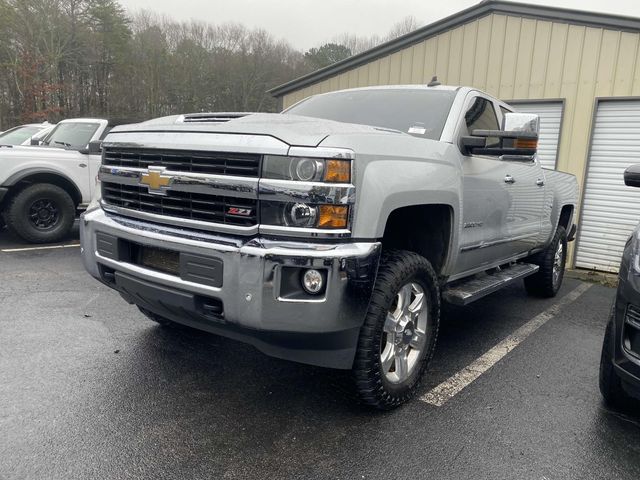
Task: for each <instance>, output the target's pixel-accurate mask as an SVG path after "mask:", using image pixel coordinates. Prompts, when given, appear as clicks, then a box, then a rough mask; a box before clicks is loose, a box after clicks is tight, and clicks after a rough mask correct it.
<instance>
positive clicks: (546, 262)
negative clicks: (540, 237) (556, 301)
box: [524, 227, 567, 297]
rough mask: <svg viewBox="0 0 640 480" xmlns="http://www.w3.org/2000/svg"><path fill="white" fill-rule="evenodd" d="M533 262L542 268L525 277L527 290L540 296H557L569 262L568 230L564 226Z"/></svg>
mask: <svg viewBox="0 0 640 480" xmlns="http://www.w3.org/2000/svg"><path fill="white" fill-rule="evenodd" d="M532 262H533V263H535V264H536V265H539V266H540V270H538V272H537V273H535V274H534V275H531V276H529V277H527V278H525V279H524V286H525V288H526V289H527V292H528V293H529V294H530V295H535V296H538V297H555V296H556V294H557V293H558V290H560V287H561V286H562V280H563V279H564V267H565V265H566V263H567V232H566V231H565V229H564V227H558V229H557V230H556V233H555V235H554V236H553V239H552V240H551V243H550V244H549V246H548V247H547V248H546V249H545V250H544V251H542V252H540V253H539V254H537V255H536V256H535V257H534V258H533V259H532Z"/></svg>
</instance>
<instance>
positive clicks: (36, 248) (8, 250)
mask: <svg viewBox="0 0 640 480" xmlns="http://www.w3.org/2000/svg"><path fill="white" fill-rule="evenodd" d="M79 246H80V244H79V243H72V244H69V245H49V246H46V247H26V248H3V249H0V252H4V253H15V252H30V251H33V250H57V249H60V248H75V247H79Z"/></svg>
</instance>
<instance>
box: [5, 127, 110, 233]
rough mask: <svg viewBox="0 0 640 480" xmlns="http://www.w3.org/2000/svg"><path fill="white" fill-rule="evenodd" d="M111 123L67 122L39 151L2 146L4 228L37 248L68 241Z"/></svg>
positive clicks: (88, 197)
mask: <svg viewBox="0 0 640 480" xmlns="http://www.w3.org/2000/svg"><path fill="white" fill-rule="evenodd" d="M110 128H111V125H110V124H109V121H107V120H104V119H96V118H74V119H69V120H63V121H62V122H60V123H58V124H57V125H56V126H55V128H54V129H53V130H51V132H50V133H49V134H48V135H47V136H46V137H45V138H44V139H43V140H42V142H41V145H40V146H15V145H0V165H1V166H2V167H1V168H0V225H1V224H2V221H1V220H4V223H6V224H7V226H8V228H9V229H10V230H11V231H13V232H14V233H15V234H17V235H18V236H20V237H22V238H23V239H24V240H26V241H28V242H32V243H47V242H56V241H59V240H61V239H62V238H64V237H65V236H66V235H67V234H68V233H69V231H70V230H71V228H72V227H73V222H74V220H75V218H76V214H77V212H78V210H83V209H84V207H86V206H87V205H88V203H89V202H90V200H91V196H92V195H93V193H94V192H93V191H94V189H95V179H96V175H97V174H98V169H99V168H100V154H101V152H100V141H101V140H102V139H103V138H104V136H105V135H106V134H107V133H108V132H109V130H110Z"/></svg>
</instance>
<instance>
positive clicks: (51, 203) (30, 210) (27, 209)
mask: <svg viewBox="0 0 640 480" xmlns="http://www.w3.org/2000/svg"><path fill="white" fill-rule="evenodd" d="M35 212H37V213H35ZM41 212H42V214H43V215H44V216H43V217H40V216H39V215H40V213H41ZM46 215H48V216H46ZM75 217H76V205H75V203H74V202H73V199H72V198H71V196H70V195H69V194H68V193H67V192H66V191H65V190H63V189H62V188H60V187H58V186H56V185H51V184H49V183H37V184H35V185H30V186H28V187H26V188H24V189H23V190H21V191H19V192H18V193H17V194H16V195H14V196H13V197H12V198H11V200H10V201H9V205H8V206H7V209H6V212H5V221H6V222H7V226H8V227H9V230H11V231H12V232H13V233H14V234H16V235H18V236H19V237H21V238H23V239H24V240H26V241H27V242H30V243H53V242H58V241H60V240H62V239H63V238H64V237H65V236H66V235H68V233H69V231H70V230H71V228H72V227H73V222H74V220H75Z"/></svg>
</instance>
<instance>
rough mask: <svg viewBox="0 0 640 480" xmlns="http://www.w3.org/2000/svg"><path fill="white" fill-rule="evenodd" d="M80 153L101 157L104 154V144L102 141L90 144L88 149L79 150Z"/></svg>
mask: <svg viewBox="0 0 640 480" xmlns="http://www.w3.org/2000/svg"><path fill="white" fill-rule="evenodd" d="M79 152H80V153H84V154H85V155H100V154H101V153H102V142H101V141H100V140H94V141H93V142H89V144H88V145H87V147H86V148H83V149H81V150H79Z"/></svg>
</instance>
